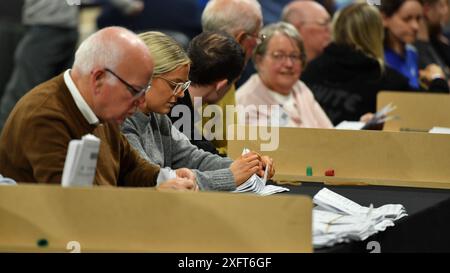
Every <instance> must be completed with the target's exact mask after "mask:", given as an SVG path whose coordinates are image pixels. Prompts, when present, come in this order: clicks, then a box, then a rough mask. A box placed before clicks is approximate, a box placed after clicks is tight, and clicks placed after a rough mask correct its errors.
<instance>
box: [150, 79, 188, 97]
mask: <svg viewBox="0 0 450 273" xmlns="http://www.w3.org/2000/svg"><path fill="white" fill-rule="evenodd" d="M153 78H159V79H162V80H164V81H166V82H167V83H168V84H169V85H170V86H171V87H172V92H173V94H174V95H178V94H180V93H183V92H184V91H186V90H187V89H188V88H189V86H190V85H191V81H186V82H174V81H171V80H168V79H166V78H164V77H161V76H153Z"/></svg>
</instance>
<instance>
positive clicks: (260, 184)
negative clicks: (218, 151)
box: [233, 149, 289, 196]
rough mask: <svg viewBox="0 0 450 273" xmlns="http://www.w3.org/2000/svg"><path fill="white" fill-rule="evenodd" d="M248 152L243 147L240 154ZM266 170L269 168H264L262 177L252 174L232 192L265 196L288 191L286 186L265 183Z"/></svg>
mask: <svg viewBox="0 0 450 273" xmlns="http://www.w3.org/2000/svg"><path fill="white" fill-rule="evenodd" d="M248 152H249V150H248V149H244V151H243V153H242V154H246V153H248ZM268 170H269V168H266V171H265V172H264V178H261V177H259V176H257V175H256V174H254V175H252V176H251V177H250V178H249V179H248V180H247V181H245V182H244V183H242V184H241V185H240V186H239V187H237V188H236V190H235V191H233V192H253V193H256V194H259V195H263V196H265V195H271V194H274V193H278V192H284V191H289V189H288V188H284V187H279V186H274V185H266V182H267V174H268Z"/></svg>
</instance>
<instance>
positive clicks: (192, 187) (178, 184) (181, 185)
mask: <svg viewBox="0 0 450 273" xmlns="http://www.w3.org/2000/svg"><path fill="white" fill-rule="evenodd" d="M156 189H157V190H177V191H197V190H198V187H197V184H196V183H195V182H194V181H193V180H190V179H187V178H179V177H177V178H174V179H170V180H167V181H165V182H164V183H162V184H160V185H159V186H158V187H156Z"/></svg>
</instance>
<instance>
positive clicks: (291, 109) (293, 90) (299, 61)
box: [236, 22, 332, 128]
mask: <svg viewBox="0 0 450 273" xmlns="http://www.w3.org/2000/svg"><path fill="white" fill-rule="evenodd" d="M260 34H261V37H264V40H263V41H262V42H261V43H260V44H258V46H257V47H256V49H255V52H254V54H253V60H254V63H255V66H256V70H257V71H258V73H257V74H254V75H253V76H252V77H251V78H250V79H249V80H248V81H247V82H246V83H245V84H244V85H242V86H241V87H240V88H239V89H238V90H237V92H236V100H237V104H238V106H241V107H244V109H243V111H240V113H244V114H248V116H247V117H246V118H245V123H247V124H250V125H271V126H280V127H308V128H332V124H331V122H330V120H329V119H328V117H327V115H326V114H325V112H324V111H323V110H322V108H321V107H320V105H319V104H318V103H317V101H316V100H315V98H314V96H313V94H312V92H311V90H310V89H309V88H308V87H307V86H306V85H305V84H304V83H303V82H301V81H300V80H299V77H300V75H301V73H302V71H303V68H304V66H305V60H306V54H305V49H304V46H303V40H302V38H301V36H300V35H299V33H298V32H297V30H296V29H295V27H294V26H292V25H291V24H289V23H284V22H280V23H276V24H270V25H268V26H266V27H264V28H263V29H262V30H261V32H260ZM240 120H241V121H243V120H242V117H240Z"/></svg>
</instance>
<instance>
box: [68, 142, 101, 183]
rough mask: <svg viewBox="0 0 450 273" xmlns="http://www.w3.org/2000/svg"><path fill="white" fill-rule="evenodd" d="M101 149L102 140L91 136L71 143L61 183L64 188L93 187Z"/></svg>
mask: <svg viewBox="0 0 450 273" xmlns="http://www.w3.org/2000/svg"><path fill="white" fill-rule="evenodd" d="M99 149H100V139H99V138H98V137H96V136H94V135H91V134H87V135H85V136H83V137H82V138H81V140H79V139H74V140H71V141H70V143H69V148H68V150H67V155H66V161H65V163H64V170H63V175H62V181H61V184H62V186H63V187H73V186H92V185H93V183H94V177H95V171H96V169H97V158H98V151H99Z"/></svg>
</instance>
